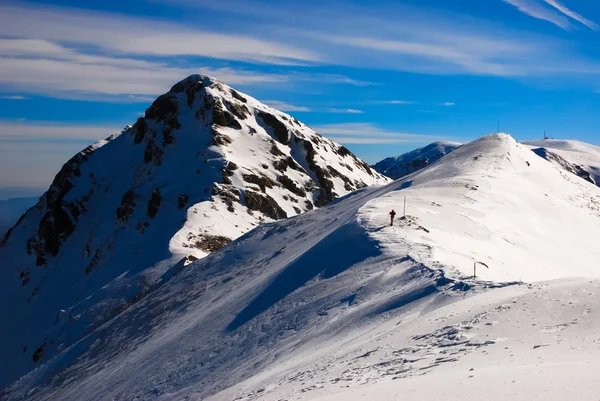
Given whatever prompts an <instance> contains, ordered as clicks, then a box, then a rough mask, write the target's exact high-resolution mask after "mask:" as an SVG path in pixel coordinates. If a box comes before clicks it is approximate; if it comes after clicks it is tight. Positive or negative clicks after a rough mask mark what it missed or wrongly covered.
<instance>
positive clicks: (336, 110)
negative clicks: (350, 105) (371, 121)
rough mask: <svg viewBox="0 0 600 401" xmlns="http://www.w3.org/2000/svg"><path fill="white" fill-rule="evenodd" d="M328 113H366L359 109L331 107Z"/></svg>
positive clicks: (327, 110)
mask: <svg viewBox="0 0 600 401" xmlns="http://www.w3.org/2000/svg"><path fill="white" fill-rule="evenodd" d="M325 111H326V112H328V113H340V114H364V111H362V110H357V109H338V108H333V107H330V108H328V109H326V110H325Z"/></svg>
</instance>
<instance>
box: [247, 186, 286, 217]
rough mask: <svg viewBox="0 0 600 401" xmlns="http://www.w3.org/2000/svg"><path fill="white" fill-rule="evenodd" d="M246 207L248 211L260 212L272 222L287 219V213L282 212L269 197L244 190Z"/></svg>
mask: <svg viewBox="0 0 600 401" xmlns="http://www.w3.org/2000/svg"><path fill="white" fill-rule="evenodd" d="M244 198H245V203H246V207H247V208H248V209H250V210H256V211H259V212H262V213H263V214H264V215H265V216H268V217H270V218H272V219H273V220H279V219H285V218H287V213H286V212H285V210H283V209H282V208H281V207H280V206H279V205H278V204H277V202H276V201H275V199H273V198H271V197H270V196H269V195H266V194H264V195H263V194H260V193H258V192H254V191H248V190H246V191H245V192H244Z"/></svg>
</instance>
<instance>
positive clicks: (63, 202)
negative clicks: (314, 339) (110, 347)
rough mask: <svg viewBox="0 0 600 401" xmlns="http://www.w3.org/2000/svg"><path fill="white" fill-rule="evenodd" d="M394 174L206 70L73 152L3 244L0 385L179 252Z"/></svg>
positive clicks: (157, 274)
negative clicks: (113, 131) (116, 129)
mask: <svg viewBox="0 0 600 401" xmlns="http://www.w3.org/2000/svg"><path fill="white" fill-rule="evenodd" d="M389 181H390V180H389V179H387V178H386V177H383V176H382V175H380V174H378V173H377V172H375V171H374V170H372V169H371V168H370V167H369V166H368V165H367V164H366V163H365V162H363V161H361V160H360V159H358V158H357V157H356V156H354V155H353V154H352V153H351V152H349V151H348V150H347V149H346V148H344V147H343V146H341V145H339V144H337V143H334V142H332V141H330V140H328V139H326V138H324V137H322V136H320V135H319V134H317V133H316V132H314V131H313V130H312V129H310V128H309V127H308V126H306V125H304V124H302V123H301V122H299V121H297V120H296V119H294V118H293V117H291V116H289V115H287V114H284V113H281V112H279V111H277V110H274V109H271V108H269V107H267V106H265V105H263V104H261V103H260V102H258V101H257V100H255V99H253V98H252V97H250V96H248V95H245V94H242V93H239V92H237V91H235V90H234V89H232V88H230V87H228V86H227V85H225V84H223V83H221V82H219V81H217V80H215V79H213V78H210V77H207V76H201V75H194V76H190V77H188V78H187V79H185V80H183V81H181V82H179V83H177V84H176V85H174V86H173V88H172V89H171V90H170V91H169V92H168V93H166V94H164V95H161V96H160V97H158V98H157V99H156V101H155V102H154V103H152V105H151V106H150V107H149V108H148V109H147V110H146V113H145V115H144V117H141V118H139V119H138V120H137V122H136V123H135V124H134V125H132V126H128V127H126V128H125V129H124V130H123V131H122V132H121V133H119V134H115V135H112V136H110V137H109V138H107V139H106V140H104V141H100V142H98V143H96V144H94V145H92V146H89V147H87V148H86V149H84V150H83V151H82V152H80V153H78V154H76V155H75V156H74V157H73V158H71V160H69V161H68V162H67V163H66V164H65V165H64V166H63V167H62V169H61V170H60V172H59V173H58V174H57V176H56V177H55V179H54V182H53V183H52V185H51V187H50V188H49V190H48V191H47V192H46V193H45V194H44V195H43V196H42V198H41V199H40V201H39V202H38V204H37V205H36V206H35V207H33V208H32V209H31V210H29V211H28V212H27V213H26V214H25V215H24V216H23V217H22V218H21V220H20V221H19V222H18V223H17V224H16V225H15V226H14V227H13V228H12V229H11V230H10V231H9V232H8V233H7V235H6V236H5V237H4V239H3V240H2V243H1V245H0V266H1V269H0V303H1V304H2V306H1V307H0V320H1V321H2V322H3V325H4V329H3V330H2V331H1V332H0V386H5V385H7V384H9V383H10V382H11V381H13V380H15V379H17V378H18V377H19V376H21V375H22V374H24V373H26V372H27V371H29V370H31V369H33V368H35V367H37V366H39V365H40V363H42V362H44V361H47V360H48V359H50V358H52V356H53V355H56V354H57V353H59V352H61V351H62V350H64V349H65V348H67V347H68V346H70V345H71V344H73V343H75V342H76V341H78V340H80V339H81V338H82V336H85V335H87V334H88V333H90V332H92V331H94V330H95V329H97V328H98V327H100V326H101V325H102V324H104V323H105V322H106V321H108V320H109V319H111V318H113V317H114V316H116V315H118V314H119V313H121V312H122V311H123V310H125V309H126V308H127V307H129V306H130V305H131V304H133V303H135V302H136V301H138V300H139V299H141V298H143V297H144V296H146V295H147V294H148V293H149V292H152V291H154V290H155V289H156V288H157V286H158V285H159V284H161V283H162V279H161V277H162V276H163V274H165V272H167V271H168V270H169V269H170V268H171V267H172V266H174V265H176V264H177V263H179V261H181V260H182V259H183V258H186V260H187V261H188V262H189V261H192V260H197V259H200V258H202V257H205V256H206V255H208V254H209V253H211V252H214V251H216V250H218V249H220V248H222V247H223V246H225V245H227V244H228V243H230V242H231V241H233V240H234V239H236V238H238V237H239V236H241V235H243V234H244V233H246V232H248V231H249V230H251V229H253V228H254V227H257V226H259V225H261V224H263V223H267V222H272V221H274V220H278V219H282V218H286V217H292V216H296V215H299V214H302V213H304V212H306V211H307V210H311V209H313V208H315V207H321V206H324V205H326V204H328V203H329V202H331V201H332V200H334V199H336V198H339V197H341V196H344V195H346V194H348V193H350V192H352V191H355V190H357V189H360V188H365V187H367V186H369V185H373V184H384V183H387V182H389Z"/></svg>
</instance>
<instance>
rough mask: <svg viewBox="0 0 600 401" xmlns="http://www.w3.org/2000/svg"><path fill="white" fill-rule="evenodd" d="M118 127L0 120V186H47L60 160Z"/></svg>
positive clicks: (57, 168) (62, 160) (115, 130)
mask: <svg viewBox="0 0 600 401" xmlns="http://www.w3.org/2000/svg"><path fill="white" fill-rule="evenodd" d="M116 132H120V129H119V128H118V127H111V126H98V125H67V124H64V123H63V124H60V123H53V122H44V121H27V120H23V119H20V120H17V121H12V120H0V171H2V174H0V187H4V186H36V187H37V186H42V187H47V186H48V185H49V184H50V183H51V182H52V179H53V177H54V175H55V174H56V173H57V172H58V171H59V169H60V167H61V166H62V165H63V163H64V162H65V161H66V160H68V159H69V158H70V157H72V156H73V155H74V154H75V153H77V152H79V151H81V150H83V149H84V148H85V147H86V146H87V145H90V144H92V143H94V142H96V141H97V140H99V139H104V138H107V137H108V136H110V135H111V134H112V133H116Z"/></svg>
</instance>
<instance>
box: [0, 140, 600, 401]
mask: <svg viewBox="0 0 600 401" xmlns="http://www.w3.org/2000/svg"><path fill="white" fill-rule="evenodd" d="M405 197H406V199H407V203H408V208H407V216H406V217H405V218H404V219H401V220H399V221H398V222H397V225H396V226H394V227H390V226H389V225H388V220H387V219H388V217H387V213H388V211H389V210H390V209H391V208H395V209H396V210H401V207H402V204H403V202H404V198H405ZM599 234H600V188H598V187H596V186H594V185H592V184H591V183H589V182H586V181H584V180H581V179H579V178H577V177H575V176H573V175H571V174H569V173H567V172H565V171H563V170H561V169H559V168H557V167H555V166H554V165H552V164H551V163H549V162H547V161H546V160H544V159H542V158H539V157H537V156H536V155H535V154H534V153H532V152H531V151H530V150H529V149H528V148H527V147H525V146H523V145H520V144H518V143H517V142H516V141H514V140H513V139H512V138H511V137H510V136H508V135H506V134H494V135H490V136H486V137H483V138H481V139H478V140H476V141H474V142H471V143H469V144H466V145H464V146H462V147H460V148H459V149H457V150H456V151H455V152H452V153H450V154H449V155H447V156H446V157H444V158H443V159H441V160H440V161H439V162H438V163H436V164H434V165H431V166H429V167H427V168H425V169H423V170H421V171H419V172H417V173H414V174H412V175H409V176H407V177H405V178H404V179H401V180H398V181H395V182H393V183H391V184H388V185H386V186H383V187H371V188H364V189H362V190H359V191H356V192H353V193H352V194H350V195H348V196H346V197H344V198H342V199H340V200H338V201H336V202H334V203H332V204H331V205H329V206H327V207H324V208H321V209H318V210H313V211H311V212H308V213H305V214H302V215H299V216H296V217H294V218H291V219H287V220H282V221H279V222H273V223H267V224H265V225H263V226H260V227H258V228H256V229H254V230H252V231H250V232H249V233H247V234H246V235H244V236H242V237H241V238H239V239H238V240H236V241H234V242H233V243H231V244H230V245H228V246H226V247H225V248H224V249H222V250H220V251H218V252H215V253H212V254H210V255H208V256H207V257H206V258H203V259H201V260H198V261H196V262H194V263H192V264H189V265H187V266H184V265H183V264H181V265H178V266H176V267H174V268H173V269H171V270H170V271H168V272H167V273H165V275H164V277H163V278H164V279H165V280H166V278H169V280H166V281H165V283H164V285H162V286H160V287H158V288H156V289H154V291H153V292H151V293H150V294H149V295H148V296H146V297H145V298H143V299H140V300H138V301H137V302H136V303H134V304H133V305H131V306H130V307H129V308H128V309H126V310H124V311H123V312H122V313H120V314H119V315H118V316H116V317H115V318H114V319H112V320H111V321H109V322H107V323H105V324H104V325H102V326H100V327H98V328H97V329H95V330H94V331H93V332H91V333H88V334H87V335H86V336H85V337H84V338H83V339H82V340H81V341H79V342H77V343H75V344H73V345H71V346H61V337H60V335H58V336H57V337H56V340H55V343H54V344H49V345H48V346H49V347H55V350H56V351H55V352H54V354H55V356H54V357H52V358H44V357H43V356H42V363H41V364H40V366H39V367H38V368H37V369H36V370H34V371H32V372H30V373H29V374H28V375H26V376H24V377H23V378H22V379H20V380H19V381H18V382H16V383H15V384H14V385H12V386H11V387H9V388H7V390H6V395H5V396H6V398H7V399H19V398H23V397H25V396H27V397H28V398H29V399H33V400H43V399H71V398H77V399H81V400H88V399H89V400H103V399H106V400H109V399H110V400H112V399H123V400H125V399H160V400H174V399H190V400H196V399H197V400H200V399H213V400H232V399H236V400H253V399H272V400H277V399H297V398H300V397H304V398H315V397H317V396H327V395H328V394H332V393H336V392H339V391H342V388H340V386H342V387H343V389H347V388H353V386H356V385H359V384H365V383H379V382H381V383H384V384H385V383H387V382H388V381H390V380H392V379H394V378H395V379H402V380H407V381H406V382H402V380H400V381H399V382H394V383H396V384H395V385H398V386H405V387H402V388H412V387H411V386H412V385H413V383H419V382H418V381H417V382H414V381H412V380H413V379H412V378H418V376H420V375H423V374H427V373H429V372H437V371H438V370H439V371H442V372H443V371H445V370H444V369H449V368H444V366H446V365H447V366H460V367H461V369H462V370H461V372H463V370H464V371H468V369H466V367H467V366H469V365H468V364H469V363H471V362H461V361H474V359H473V358H474V355H475V353H477V355H479V354H481V353H483V354H487V353H488V352H489V353H493V354H495V355H499V354H500V353H502V352H506V351H502V350H504V349H506V348H504V347H505V345H502V339H500V338H499V337H500V336H501V335H500V331H499V330H501V329H502V328H503V327H505V328H507V327H508V326H501V325H500V326H497V325H498V321H502V319H508V320H511V319H512V320H513V321H514V322H515V323H514V326H511V327H514V329H510V330H513V331H510V330H508V331H507V332H503V334H502V336H504V337H506V338H507V340H506V341H508V342H507V344H509V345H510V346H511V347H512V346H513V345H515V344H517V343H519V344H530V346H529V348H528V349H529V350H531V349H536V348H537V347H541V346H544V344H545V343H539V342H537V341H538V337H535V338H533V339H532V338H530V339H529V340H528V341H530V342H531V341H536V342H534V343H533V344H531V343H530V342H525V341H521V340H520V337H518V336H522V335H525V334H524V333H525V332H524V331H523V330H521V331H515V330H517V328H518V327H521V326H522V325H523V324H525V322H527V323H529V321H528V320H527V319H528V318H527V317H524V315H523V314H518V315H516V314H515V313H516V312H517V311H521V310H523V308H525V305H526V303H527V302H530V301H532V300H535V302H534V304H536V305H539V304H540V303H541V304H544V303H545V302H548V301H547V300H546V299H554V298H555V297H558V296H560V294H561V293H562V292H565V291H567V292H568V294H570V295H569V297H570V299H573V300H574V301H573V302H579V303H581V305H580V306H578V310H579V309H581V313H584V312H585V311H586V310H590V311H591V310H592V309H590V308H595V307H596V306H598V302H596V303H595V304H594V303H590V299H592V298H589V296H590V295H589V294H593V291H592V289H593V288H594V286H598V284H597V283H598V281H597V280H596V281H593V280H592V278H595V277H599V276H600V269H599V268H598V265H597V260H598V256H600V251H599V250H598V247H597V238H598V235H599ZM474 261H482V262H484V263H486V264H487V265H488V266H489V268H488V269H485V268H481V269H480V270H479V271H478V277H477V279H475V280H473V279H472V274H473V271H472V267H473V262H474ZM572 276H580V277H581V276H583V277H588V278H589V279H588V280H582V281H579V282H575V283H574V284H569V285H567V287H560V286H558V287H557V286H553V287H551V288H550V289H548V288H547V287H548V285H546V284H530V285H527V286H525V285H517V284H518V283H524V282H538V281H539V280H548V279H564V278H565V277H572ZM582 283H586V284H585V285H583V284H582ZM492 288H496V289H493V290H491V291H486V290H489V289H492ZM498 288H501V289H498ZM565 288H566V289H565ZM530 290H531V293H530V292H529V291H530ZM538 290H539V291H538ZM524 294H525V295H527V294H530V295H529V298H527V297H524V296H523V295H524ZM532 297H533V298H532ZM527 299H529V301H527ZM584 306H585V307H584ZM574 307H575V306H573V308H574ZM567 308H568V309H569V310H571V306H570V305H569V306H561V307H560V308H558V307H557V308H555V309H553V311H555V312H557V313H558V312H560V314H564V313H567ZM586 308H587V309H586ZM593 310H595V309H593ZM587 313H588V314H589V313H590V312H587ZM561 316H562V315H561ZM536 318H539V319H540V322H541V323H543V325H544V326H543V327H540V328H539V329H538V328H536V329H535V330H536V331H535V332H536V333H538V334H537V335H538V336H541V335H544V334H543V332H542V331H540V330H541V329H544V330H546V331H548V330H550V331H549V332H552V331H551V330H554V329H553V328H552V327H553V326H551V325H550V322H552V319H553V318H554V316H553V315H552V314H551V313H550V314H539V315H538V316H537V317H536ZM582 321H584V322H586V323H585V324H587V325H590V324H592V323H593V319H591V318H589V317H585V318H582ZM488 323H489V325H488ZM68 324H69V323H68V322H63V321H60V322H58V323H57V331H61V330H63V327H65V325H68ZM517 326H518V327H517ZM561 327H562V326H561ZM565 327H566V328H569V325H567V326H565ZM585 327H588V326H585ZM557 330H560V328H559V329H557ZM580 332H581V333H586V337H585V338H588V337H587V335H588V334H591V333H592V332H593V330H592V329H590V328H588V329H585V328H584V327H582V331H580ZM511 333H512V334H511ZM540 333H541V334H540ZM570 333H573V332H572V331H570ZM511 336H513V337H511ZM573 336H575V334H571V338H575V337H573ZM590 343H591V339H590ZM546 345H547V344H546ZM521 347H522V349H523V350H524V349H525V348H523V347H525V346H521ZM563 348H564V347H563ZM528 352H530V351H528ZM582 352H583V351H582ZM506 354H507V358H508V355H511V353H510V352H507V353H506ZM527 355H528V358H529V359H524V360H523V363H524V365H523V366H526V364H527V363H530V361H536V358H537V357H536V356H533V355H532V354H529V353H528V354H527ZM563 356H564V354H562V353H558V354H556V355H555V357H556V358H558V357H561V358H562V357H563ZM498 358H500V356H498ZM503 358H504V357H503ZM500 359H501V358H500ZM475 360H477V359H475ZM560 360H561V361H562V359H560ZM478 361H479V362H478V365H476V366H477V367H478V368H479V367H480V366H487V365H489V363H490V362H489V361H488V360H486V359H485V358H480V359H478ZM538 361H539V360H538ZM473 363H474V362H473ZM577 371H578V372H579V373H582V372H584V371H583V370H582V369H578V370H577ZM494 372H499V371H498V370H495V371H494ZM461 374H463V373H461ZM589 374H590V373H589V372H588V373H587V374H585V373H584V374H583V375H580V377H579V379H580V380H582V382H583V381H585V380H586V378H589ZM491 376H493V377H495V376H494V375H493V374H491ZM558 376H560V375H558ZM415 380H416V379H415ZM588 382H591V380H588ZM397 383H407V384H397ZM500 384H502V383H497V384H496V385H497V386H499V385H500ZM425 387H427V386H425ZM496 388H499V387H496ZM360 389H363V387H360ZM386 389H387V390H386ZM390 389H391V388H390V387H378V389H373V390H372V391H373V394H378V393H377V392H378V391H381V392H382V393H383V394H386V391H388V393H387V394H388V395H389V394H390V393H389V391H391V390H390ZM425 390H427V388H425ZM421 391H424V390H423V389H422V390H421ZM465 391H466V390H465ZM311 394H312V396H311ZM346 396H347V397H353V396H354V395H353V394H346V395H344V397H346ZM333 397H334V399H335V397H339V395H334V396H333ZM417 398H418V397H417ZM372 399H373V398H372Z"/></svg>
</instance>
